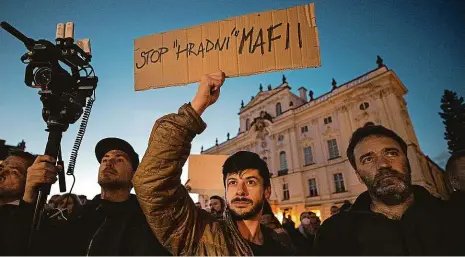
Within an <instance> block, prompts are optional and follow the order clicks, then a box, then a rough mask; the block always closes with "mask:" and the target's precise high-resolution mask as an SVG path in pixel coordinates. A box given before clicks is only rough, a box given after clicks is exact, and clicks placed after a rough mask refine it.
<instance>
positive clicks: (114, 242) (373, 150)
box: [0, 72, 465, 256]
mask: <svg viewBox="0 0 465 257" xmlns="http://www.w3.org/2000/svg"><path fill="white" fill-rule="evenodd" d="M224 80H225V74H224V73H222V72H217V73H212V74H209V75H204V76H203V77H202V79H201V81H200V83H199V87H198V91H197V94H196V95H195V97H194V99H193V100H192V101H191V102H190V103H187V104H184V105H183V106H181V108H180V109H179V111H178V113H173V114H168V115H166V116H163V117H161V118H160V119H158V120H157V121H156V122H155V124H154V126H153V129H152V132H151V135H150V137H149V143H148V147H147V150H146V152H145V155H144V156H143V158H142V160H141V161H140V163H139V155H138V154H137V153H136V152H135V151H134V149H133V147H132V146H131V145H130V144H129V143H128V142H126V141H124V140H122V139H119V138H105V139H102V140H101V141H99V142H98V143H97V144H96V146H95V156H96V159H97V161H98V162H99V163H100V166H99V169H98V171H96V172H98V179H97V181H96V182H97V183H98V184H99V185H100V187H101V194H98V195H96V196H95V197H93V198H92V199H89V200H88V199H87V197H86V196H78V195H74V194H64V195H54V196H51V197H50V199H49V202H48V203H47V205H46V207H45V215H44V216H45V217H42V223H41V226H40V229H39V230H35V231H31V223H32V217H33V213H34V208H35V202H36V200H37V189H38V188H39V186H40V185H42V184H53V183H55V182H56V180H57V172H58V169H59V167H57V166H56V165H55V163H56V160H55V159H54V158H53V157H51V156H46V155H39V156H33V155H31V154H29V153H27V152H22V151H15V152H11V153H10V154H9V156H8V157H7V158H6V160H5V161H4V162H3V163H1V164H0V227H1V230H0V253H1V254H2V255H131V256H132V255H157V256H161V255H163V256H166V255H190V256H192V255H202V256H203V255H248V256H252V255H268V256H277V255H464V254H465V245H464V244H463V242H464V239H465V221H464V218H463V217H465V216H464V214H465V208H464V206H465V197H464V192H465V153H464V152H463V151H462V152H457V153H454V154H453V156H452V157H451V158H450V160H449V162H448V164H447V166H446V173H447V174H448V176H447V177H448V179H449V180H450V181H451V184H452V186H453V187H454V190H455V191H454V193H453V194H452V197H451V200H450V201H443V200H440V199H438V198H436V197H434V196H433V195H431V194H430V193H429V192H428V191H427V190H426V189H424V188H423V187H421V186H417V185H413V184H412V177H411V169H410V165H409V160H408V157H407V145H406V143H405V142H404V140H403V139H402V138H401V137H399V136H398V135H397V134H396V133H395V132H393V131H391V130H389V129H387V128H385V127H383V126H380V125H368V126H365V127H362V128H359V129H357V130H356V131H355V132H354V133H353V135H352V137H351V140H350V143H349V146H348V148H347V157H348V159H349V161H350V164H351V165H352V167H353V169H354V170H355V172H356V175H357V176H358V178H359V179H360V181H361V182H363V184H365V186H366V187H367V191H366V192H364V193H362V194H360V196H359V197H358V198H357V199H356V200H355V202H354V203H350V202H348V201H347V202H345V203H344V204H343V205H342V206H341V207H340V208H338V207H337V206H333V207H331V215H332V216H331V217H330V218H328V219H327V220H325V221H324V222H323V223H321V220H320V218H319V217H318V216H317V215H316V214H315V213H313V212H303V213H301V214H300V225H299V226H298V227H296V225H295V223H294V222H293V221H292V219H291V217H290V216H287V215H286V214H284V217H283V219H282V220H281V221H279V220H278V219H277V218H276V216H275V215H274V214H273V212H272V209H271V206H270V204H269V203H268V199H269V198H270V196H271V185H270V172H269V170H268V167H267V164H266V162H265V161H263V160H262V159H261V158H260V156H259V155H257V154H255V153H252V152H248V151H239V152H236V153H235V154H232V155H231V156H230V157H229V158H228V159H227V160H226V161H225V163H224V165H223V168H222V174H223V184H224V190H225V194H224V196H223V197H221V196H212V197H211V198H210V205H209V208H208V211H207V210H204V209H202V208H201V207H200V206H199V203H194V202H193V201H192V199H191V198H190V196H189V193H188V190H187V189H186V188H185V186H184V185H182V184H181V179H180V177H181V173H182V167H183V166H184V164H185V162H186V160H187V158H188V156H189V153H190V147H191V142H192V140H193V139H194V137H195V136H196V135H197V134H200V133H202V131H203V130H204V129H205V128H206V124H205V123H204V121H203V120H202V118H201V116H202V114H203V112H204V111H205V110H206V109H207V108H208V107H209V106H210V105H212V104H214V103H215V102H216V101H217V99H218V97H219V95H220V88H221V86H222V85H223V83H224ZM133 187H134V189H135V192H136V193H135V194H131V193H130V192H131V190H132V188H133ZM31 232H33V233H31ZM30 235H33V237H31V238H30ZM29 239H31V240H29Z"/></svg>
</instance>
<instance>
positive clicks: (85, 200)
mask: <svg viewBox="0 0 465 257" xmlns="http://www.w3.org/2000/svg"><path fill="white" fill-rule="evenodd" d="M78 197H79V201H81V204H82V205H86V204H87V201H88V200H87V196H85V195H79V196H78Z"/></svg>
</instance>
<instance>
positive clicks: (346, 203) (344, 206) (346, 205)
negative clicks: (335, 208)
mask: <svg viewBox="0 0 465 257" xmlns="http://www.w3.org/2000/svg"><path fill="white" fill-rule="evenodd" d="M350 207H352V204H351V203H350V201H349V200H344V203H343V204H342V205H341V207H340V208H339V212H341V211H348V210H349V209H350Z"/></svg>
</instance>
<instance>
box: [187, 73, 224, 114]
mask: <svg viewBox="0 0 465 257" xmlns="http://www.w3.org/2000/svg"><path fill="white" fill-rule="evenodd" d="M224 79H225V75H224V72H222V71H218V72H215V73H210V74H206V75H203V76H202V78H201V79H200V83H199V88H198V89H197V94H196V95H195V97H194V99H193V100H192V102H191V105H192V108H194V110H195V111H196V112H197V113H198V114H199V115H202V113H203V112H204V111H205V109H207V107H208V106H210V105H212V104H214V103H215V102H216V100H218V97H219V96H220V87H221V86H222V85H223V83H224Z"/></svg>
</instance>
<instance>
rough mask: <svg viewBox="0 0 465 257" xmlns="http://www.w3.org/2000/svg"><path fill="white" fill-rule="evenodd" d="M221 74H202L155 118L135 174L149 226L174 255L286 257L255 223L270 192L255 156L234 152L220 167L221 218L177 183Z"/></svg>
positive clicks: (264, 167)
mask: <svg viewBox="0 0 465 257" xmlns="http://www.w3.org/2000/svg"><path fill="white" fill-rule="evenodd" d="M224 79H225V75H224V73H223V72H217V73H212V74H209V75H204V76H202V78H201V81H200V83H199V87H198V90H197V94H196V95H195V97H194V99H193V100H192V102H191V103H189V104H185V105H183V106H182V107H181V108H180V109H179V111H178V113H177V114H169V115H166V116H163V117H161V118H160V119H158V120H157V121H156V122H155V125H154V127H153V130H152V133H151V136H150V139H149V145H148V148H147V151H146V153H145V155H144V157H143V159H142V162H141V164H140V166H139V168H138V169H137V172H136V174H135V176H134V179H133V183H134V188H135V191H136V195H137V198H138V199H139V202H140V204H141V206H142V209H143V211H144V213H145V215H146V217H147V220H148V222H149V225H150V226H151V228H152V230H153V232H154V233H155V235H156V236H157V238H158V239H159V240H160V242H161V243H162V244H163V245H164V246H165V247H166V248H167V249H168V250H169V251H170V252H171V253H172V254H173V255H248V256H251V255H289V254H292V253H293V252H292V248H291V247H289V246H288V245H286V244H285V242H283V241H280V240H279V237H278V235H277V234H276V232H275V231H273V230H271V229H269V228H267V227H265V226H263V225H261V224H260V220H261V216H262V209H263V205H264V203H265V202H266V200H267V199H268V198H269V197H270V195H271V184H270V174H269V170H268V167H267V165H266V162H264V161H263V160H262V159H261V158H260V156H259V155H257V154H255V153H252V152H247V151H239V152H237V153H235V154H233V155H231V156H230V157H229V158H228V159H227V160H226V161H225V163H224V165H223V183H224V187H225V196H226V202H227V207H226V210H225V212H224V214H223V219H220V220H218V219H216V218H215V217H213V216H212V215H210V214H208V213H206V212H204V211H200V210H199V209H198V208H196V207H195V205H194V202H193V201H192V199H191V198H190V197H189V194H188V191H187V190H186V189H185V187H184V186H183V185H182V184H181V180H180V177H181V173H182V167H183V165H184V163H185V162H186V160H187V157H188V156H189V153H190V148H191V142H192V140H193V139H194V137H195V136H196V135H197V134H200V133H202V131H203V130H204V129H205V127H206V124H205V123H204V122H203V120H202V118H201V115H202V113H203V112H204V111H205V110H206V109H207V107H209V106H210V105H212V104H214V103H215V102H216V101H217V100H218V97H219V95H220V87H221V86H222V84H223V82H224Z"/></svg>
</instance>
